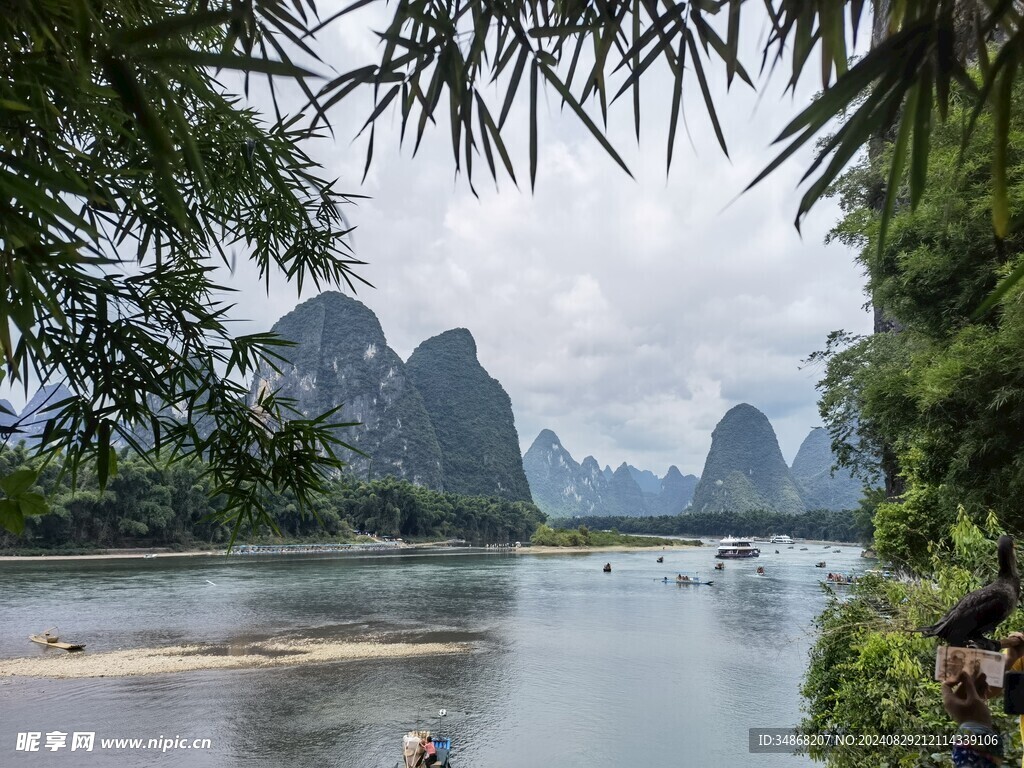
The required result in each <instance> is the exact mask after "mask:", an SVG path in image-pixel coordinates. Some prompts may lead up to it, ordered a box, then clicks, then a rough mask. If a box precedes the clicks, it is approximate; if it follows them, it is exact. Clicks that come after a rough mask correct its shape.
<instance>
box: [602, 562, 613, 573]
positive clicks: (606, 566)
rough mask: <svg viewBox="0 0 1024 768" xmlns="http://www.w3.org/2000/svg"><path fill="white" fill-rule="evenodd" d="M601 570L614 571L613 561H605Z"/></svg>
mask: <svg viewBox="0 0 1024 768" xmlns="http://www.w3.org/2000/svg"><path fill="white" fill-rule="evenodd" d="M601 570H602V571H604V572H605V573H611V572H612V564H611V563H605V564H604V568H602V569H601Z"/></svg>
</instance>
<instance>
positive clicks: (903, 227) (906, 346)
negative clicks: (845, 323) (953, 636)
mask: <svg viewBox="0 0 1024 768" xmlns="http://www.w3.org/2000/svg"><path fill="white" fill-rule="evenodd" d="M1022 95H1024V91H1018V92H1016V96H1017V97H1018V98H1020V97H1021V96H1022ZM951 109H952V110H953V113H952V115H951V122H954V123H955V122H957V121H961V120H963V121H966V120H969V119H970V117H971V111H970V107H969V105H968V104H966V103H964V102H963V101H962V100H961V99H960V98H956V99H955V100H954V104H953V106H952V107H951ZM994 122H995V120H994V118H993V116H992V115H991V114H989V113H982V114H981V115H980V116H979V117H978V119H977V124H976V127H975V130H974V134H973V140H972V142H971V143H970V145H968V147H967V148H966V149H965V150H964V151H963V152H961V133H960V131H959V130H958V129H956V128H954V127H952V126H943V127H940V128H938V129H937V130H936V131H935V134H934V136H933V141H932V150H931V156H932V161H931V165H930V170H929V175H928V185H927V189H926V191H925V193H924V195H923V197H922V198H921V202H920V204H919V206H918V208H917V210H916V211H911V210H909V209H901V210H899V211H897V212H896V214H895V216H894V217H893V220H892V223H891V225H890V228H889V236H888V239H887V240H886V241H885V243H884V245H882V246H881V248H880V246H879V239H878V238H879V229H880V217H879V215H878V213H877V210H876V207H875V206H874V205H873V201H874V196H875V195H877V191H878V186H879V184H880V183H881V179H880V174H881V168H879V167H877V166H875V165H872V163H871V162H870V161H868V160H865V161H863V162H862V163H861V164H860V165H859V166H858V167H857V168H856V169H854V170H853V171H851V172H850V173H849V174H848V175H847V176H846V177H844V179H843V182H842V184H841V185H840V186H839V188H838V193H839V195H840V199H841V202H842V205H843V208H844V211H845V215H844V218H843V220H842V221H841V222H840V223H839V225H838V226H837V227H836V229H835V231H834V233H833V237H836V238H838V239H840V240H842V241H843V242H845V243H847V244H849V245H851V246H853V247H856V248H858V250H859V254H860V255H859V257H858V258H859V260H860V262H861V264H862V265H863V266H864V269H865V271H866V273H867V275H868V281H869V290H870V292H871V295H872V297H873V300H874V301H875V302H876V303H877V304H878V305H879V306H881V307H882V308H883V309H884V310H885V312H886V314H887V316H890V317H892V318H893V319H895V320H896V321H897V322H898V323H899V324H900V327H901V332H900V333H889V334H877V335H874V336H869V337H863V338H860V337H852V336H849V335H847V334H843V333H837V334H833V336H832V337H831V338H830V339H829V345H828V348H827V349H826V350H825V351H824V352H822V353H818V354H817V355H816V356H815V358H816V359H820V360H823V361H825V363H826V368H825V376H824V378H823V379H822V381H821V383H820V385H819V387H820V389H821V392H822V398H821V403H820V405H821V412H822V416H823V417H824V419H825V421H826V423H827V425H828V428H829V431H830V432H831V435H832V437H833V440H834V441H835V442H836V443H837V444H838V445H837V448H838V453H839V455H840V458H841V460H845V461H847V462H849V463H851V464H852V465H853V466H855V467H857V468H859V469H861V470H866V471H870V470H871V469H872V467H871V463H872V461H873V460H874V459H875V457H877V456H878V455H879V454H880V453H881V452H882V451H883V450H891V451H893V452H894V454H895V455H894V457H893V458H895V459H896V461H897V463H898V465H899V467H900V468H901V470H902V472H903V475H904V478H905V481H906V493H905V496H904V498H903V499H902V502H901V503H899V504H883V505H881V506H880V507H879V509H878V511H877V514H876V516H875V527H876V542H877V548H878V551H879V553H880V554H882V555H884V556H885V557H887V558H889V559H891V560H893V561H897V562H901V563H906V564H908V565H910V566H912V567H915V568H919V569H923V570H927V569H928V568H929V567H930V563H931V560H930V557H929V546H930V545H931V544H932V543H934V542H937V541H940V540H943V539H945V538H946V537H947V535H948V530H949V527H950V525H951V524H952V523H953V521H954V519H955V516H956V510H957V508H958V507H959V506H963V508H964V509H965V510H966V511H967V513H968V514H969V515H970V516H972V517H973V518H974V519H981V518H983V517H984V516H985V515H986V514H987V513H988V511H989V510H992V511H994V512H995V514H996V516H997V518H998V519H999V521H1000V523H1001V524H1002V525H1003V526H1005V527H1006V528H1008V529H1009V530H1017V531H1019V530H1020V529H1021V528H1022V523H1024V513H1022V511H1021V508H1020V503H1019V500H1020V498H1021V495H1022V493H1024V443H1022V442H1021V440H1020V435H1022V434H1024V407H1022V405H1024V302H1022V301H1021V298H1022V297H1024V292H1022V291H1021V289H1020V288H1019V287H1017V288H1013V289H1011V290H1010V291H1009V292H1008V293H1006V294H1005V295H1003V296H1002V298H1001V300H1000V301H999V302H998V303H997V304H995V305H994V306H992V307H991V308H990V309H988V310H987V311H984V312H979V311H978V310H979V307H980V306H981V305H982V303H983V302H984V301H985V297H986V296H988V295H990V294H991V292H992V291H993V290H994V289H995V287H996V286H997V285H998V284H999V282H1000V280H1002V279H1003V278H1005V276H1006V275H1008V274H1011V273H1013V272H1015V271H1018V270H1020V269H1021V268H1022V267H1024V259H1022V258H1021V249H1022V246H1024V236H1022V235H1021V234H1014V235H1012V236H1010V237H1007V238H1006V239H997V238H994V237H992V234H991V231H990V228H989V224H988V214H989V209H990V205H991V198H990V194H989V188H988V185H989V167H988V163H987V157H988V154H989V152H991V150H992V144H993V141H994V138H993V132H994ZM1010 136H1011V139H1012V141H1011V148H1010V150H1009V153H1008V155H1007V164H1008V169H1009V172H1010V178H1011V180H1012V183H1011V185H1010V192H1011V199H1013V200H1020V199H1022V198H1024V115H1022V114H1021V113H1020V112H1019V111H1018V112H1016V113H1014V115H1013V117H1012V120H1011V121H1010ZM882 162H884V159H883V161H882Z"/></svg>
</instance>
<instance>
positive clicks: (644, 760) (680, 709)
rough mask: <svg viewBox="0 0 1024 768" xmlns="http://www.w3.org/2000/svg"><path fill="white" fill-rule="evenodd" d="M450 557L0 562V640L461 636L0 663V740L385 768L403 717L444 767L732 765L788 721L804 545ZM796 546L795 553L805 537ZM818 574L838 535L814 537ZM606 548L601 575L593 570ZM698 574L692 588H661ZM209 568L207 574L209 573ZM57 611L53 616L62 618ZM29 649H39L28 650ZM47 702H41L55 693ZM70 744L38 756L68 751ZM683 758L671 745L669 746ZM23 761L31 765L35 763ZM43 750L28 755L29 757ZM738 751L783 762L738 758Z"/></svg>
mask: <svg viewBox="0 0 1024 768" xmlns="http://www.w3.org/2000/svg"><path fill="white" fill-rule="evenodd" d="M657 554H661V553H660V552H656V553H653V554H652V553H649V552H648V553H636V554H634V553H628V554H616V555H608V554H600V555H582V556H576V557H565V556H557V557H541V556H502V555H457V556H451V557H437V556H411V557H393V558H388V559H386V560H379V559H378V560H373V559H353V558H348V559H346V558H339V557H335V558H330V557H328V558H315V559H304V558H300V559H280V560H275V561H272V562H268V561H260V562H257V561H253V560H245V561H242V560H238V561H235V560H225V559H221V558H217V559H214V558H202V559H199V560H186V559H173V560H172V559H166V560H164V561H162V562H161V561H160V560H159V558H157V559H151V560H146V561H141V560H140V561H138V562H135V561H127V562H111V561H108V562H106V563H93V562H88V563H82V562H74V563H67V564H59V565H52V564H46V565H45V566H43V564H34V563H32V564H28V565H27V566H26V565H23V564H21V563H13V564H4V565H2V566H0V574H2V576H3V578H4V580H5V584H6V585H7V587H8V590H7V597H6V599H5V600H4V602H3V604H2V605H0V654H3V655H6V656H29V655H32V654H34V653H36V651H35V650H34V649H33V648H30V647H27V646H28V645H29V643H28V642H27V640H26V639H25V638H26V635H27V634H29V633H31V632H37V631H39V630H40V629H42V628H43V627H42V625H41V624H40V620H41V617H46V618H45V619H43V622H44V623H55V620H56V621H59V622H61V632H62V634H68V633H70V632H71V631H72V629H73V630H74V632H73V634H75V635H76V637H79V638H81V639H83V640H84V641H86V642H88V643H89V649H88V651H87V652H89V651H96V650H106V649H111V648H116V647H129V646H155V645H168V644H177V643H182V642H185V641H189V642H197V641H198V642H208V643H218V644H221V646H222V647H223V652H224V653H228V654H230V653H234V652H238V649H239V648H242V647H244V646H245V645H246V644H247V643H249V642H252V641H253V640H254V639H265V638H268V637H278V636H281V635H287V636H290V637H295V636H298V637H312V638H331V639H350V638H353V637H366V636H373V637H383V638H385V639H387V638H390V639H402V640H405V641H435V640H445V639H452V638H457V639H467V638H468V639H471V640H472V642H473V644H474V650H473V652H471V653H468V654H463V655H460V656H455V657H452V656H444V657H432V658H431V657H421V658H405V659H380V660H369V661H353V662H344V663H336V664H323V665H317V666H307V667H288V668H275V669H263V670H232V671H205V672H193V673H185V674H169V675H156V676H148V677H140V678H118V679H98V680H75V681H32V680H24V679H14V680H5V681H0V712H2V714H3V717H0V721H2V722H0V744H3V745H4V749H10V746H13V743H14V734H15V733H16V732H18V731H24V730H40V731H43V732H45V731H47V730H53V729H60V730H72V729H74V730H96V731H97V734H98V736H99V735H101V734H106V735H108V736H125V737H145V738H150V737H158V736H161V735H164V736H170V737H172V738H173V737H174V736H176V735H180V736H183V737H189V738H210V739H212V740H213V744H214V749H212V750H210V751H209V752H200V751H192V752H189V753H168V754H166V755H152V754H146V753H136V754H129V753H127V752H120V753H115V752H104V753H96V754H94V755H92V756H91V759H90V761H89V765H90V766H95V768H106V767H107V766H122V765H125V766H127V765H131V766H135V765H143V766H145V765H156V764H157V762H159V765H160V766H161V767H162V768H166V767H167V766H198V767H199V768H205V766H214V765H216V766H259V767H261V768H262V766H267V767H268V768H269V767H270V766H275V768H276V766H280V765H292V764H296V763H297V762H298V761H299V760H304V759H306V758H308V759H310V760H314V761H316V763H317V764H318V765H327V766H334V765H337V766H349V765H352V766H354V765H367V766H387V767H388V768H390V766H393V765H394V764H395V761H396V760H397V759H398V752H399V740H400V736H401V734H402V733H403V732H405V731H406V730H407V729H408V728H410V727H415V726H417V725H419V726H425V727H431V728H433V727H436V725H437V719H436V713H437V711H438V710H439V709H440V708H445V709H447V711H448V713H449V714H448V717H447V718H445V720H444V721H443V723H442V729H443V730H444V731H445V732H446V733H448V734H450V735H451V736H452V737H453V739H454V742H455V752H454V756H453V762H454V763H455V765H456V766H458V768H464V767H465V766H486V768H513V766H516V767H518V766H521V765H531V764H540V765H552V766H559V768H563V767H564V768H574V767H575V766H580V768H582V767H583V766H588V768H589V766H591V765H593V764H594V763H600V764H606V763H607V764H624V765H644V766H661V765H664V766H669V765H680V764H684V763H685V764H691V765H701V766H717V765H745V764H754V763H753V762H752V760H751V756H750V755H749V754H748V753H747V751H746V750H747V729H748V728H751V727H773V726H777V727H781V726H789V725H793V724H794V723H795V722H796V721H797V720H798V719H799V704H800V701H799V695H798V688H799V683H800V678H801V675H802V673H803V670H804V668H805V665H806V653H807V649H808V647H809V644H810V641H811V636H810V630H811V622H812V619H813V616H814V615H815V613H816V612H817V611H819V610H820V608H821V607H822V606H823V605H824V597H823V595H822V594H821V591H820V588H819V586H818V581H819V577H820V573H821V572H820V571H818V570H816V569H814V568H813V560H811V559H809V558H808V557H807V555H808V553H802V556H801V555H798V554H796V553H794V552H789V553H788V554H787V553H783V554H781V555H779V556H770V557H762V558H761V560H760V564H761V565H764V566H765V568H766V571H767V575H766V576H763V577H758V576H755V575H754V569H755V567H756V564H758V563H757V561H754V562H752V563H729V564H728V565H727V566H726V570H725V571H722V572H714V571H712V566H713V563H714V560H713V558H712V552H710V551H708V550H703V551H698V550H694V551H688V552H685V553H683V552H666V553H664V555H665V563H664V564H656V563H655V562H654V561H655V556H656V555H657ZM811 554H815V555H816V554H817V553H816V552H813V550H812V551H811ZM829 558H830V560H834V561H835V562H834V563H830V565H831V566H833V568H834V569H836V570H840V569H841V570H845V571H849V570H851V568H852V567H853V566H855V565H857V564H858V563H857V558H856V555H855V554H854V551H853V550H851V551H850V552H849V553H846V552H844V553H842V554H840V555H836V554H833V553H830V554H829ZM609 559H611V560H612V562H613V566H614V571H613V573H611V574H603V573H601V565H602V564H603V563H604V562H606V561H608V560H609ZM683 571H690V572H693V571H699V572H700V573H701V574H702V575H703V576H704V577H705V578H714V580H715V584H714V586H711V587H705V586H700V587H684V588H680V587H677V586H676V585H675V584H663V583H661V581H660V580H661V578H662V577H663V576H666V575H668V576H674V575H675V573H677V572H683ZM210 582H212V584H211V583H210ZM65 625H67V626H65ZM46 650H47V649H44V648H40V651H41V652H45V651H46ZM54 702H60V706H59V707H55V706H54ZM70 757H76V756H72V755H60V754H58V755H56V756H48V759H50V758H52V759H53V760H54V764H58V762H59V763H60V764H67V765H71V764H73V763H72V762H71V761H69V760H68V758H70ZM684 757H685V759H682V758H684ZM40 764H42V763H40ZM47 764H49V763H47ZM757 764H758V765H765V766H783V765H788V766H793V765H805V764H807V761H806V760H803V759H801V758H794V757H791V756H786V755H759V756H758V758H757Z"/></svg>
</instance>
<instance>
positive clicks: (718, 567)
mask: <svg viewBox="0 0 1024 768" xmlns="http://www.w3.org/2000/svg"><path fill="white" fill-rule="evenodd" d="M715 570H716V571H724V570H725V563H715Z"/></svg>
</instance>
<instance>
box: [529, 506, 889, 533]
mask: <svg viewBox="0 0 1024 768" xmlns="http://www.w3.org/2000/svg"><path fill="white" fill-rule="evenodd" d="M548 523H549V525H550V526H551V527H552V528H560V529H568V528H575V527H577V526H581V525H584V526H587V527H588V528H596V529H598V530H607V529H614V530H617V531H621V532H622V533H630V534H638V533H646V534H650V535H653V536H680V535H685V534H690V535H694V534H700V535H708V536H727V535H730V534H736V535H743V536H770V535H772V534H773V533H786V534H789V535H790V536H797V537H799V538H803V539H822V540H825V541H867V540H869V539H870V537H871V532H870V527H869V526H870V523H866V521H865V519H864V515H863V514H861V513H860V512H856V511H854V512H845V511H840V512H833V511H831V510H827V509H819V510H814V511H812V512H804V513H802V514H799V515H789V514H785V513H783V512H774V511H771V510H754V511H748V512H686V513H684V514H680V515H661V516H658V517H574V518H553V519H551V520H549V521H548Z"/></svg>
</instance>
